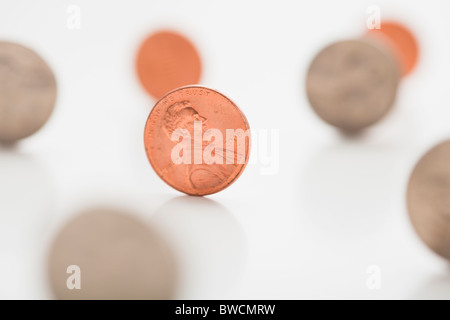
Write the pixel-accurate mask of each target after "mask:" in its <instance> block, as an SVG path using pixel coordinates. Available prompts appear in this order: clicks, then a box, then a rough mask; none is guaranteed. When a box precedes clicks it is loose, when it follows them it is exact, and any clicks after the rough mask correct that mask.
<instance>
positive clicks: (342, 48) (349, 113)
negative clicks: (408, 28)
mask: <svg viewBox="0 0 450 320" xmlns="http://www.w3.org/2000/svg"><path fill="white" fill-rule="evenodd" d="M397 69H398V67H397V66H396V65H395V60H394V58H393V57H391V56H390V55H389V54H388V51H383V50H382V49H381V48H378V47H376V46H374V45H372V44H370V43H368V42H364V41H359V40H358V41H357V40H355V41H353V40H348V41H341V42H336V43H334V44H331V45H330V46H328V47H326V48H325V49H323V50H322V51H320V52H319V54H318V55H317V56H316V57H315V58H314V60H313V61H312V63H311V65H310V67H309V70H308V73H307V77H306V92H307V95H308V99H309V101H310V103H311V106H312V108H313V109H314V111H315V112H316V113H317V114H318V115H319V116H320V117H321V118H322V119H323V120H325V121H326V122H328V123H329V124H331V125H333V126H336V127H338V128H341V129H343V130H345V131H357V130H360V129H362V128H365V127H367V126H370V125H372V124H374V123H375V122H377V121H378V120H379V119H381V118H382V117H383V116H384V115H385V114H386V113H387V112H388V111H389V109H390V108H391V106H392V105H393V103H394V100H395V96H396V92H397V85H398V82H399V72H398V70H397Z"/></svg>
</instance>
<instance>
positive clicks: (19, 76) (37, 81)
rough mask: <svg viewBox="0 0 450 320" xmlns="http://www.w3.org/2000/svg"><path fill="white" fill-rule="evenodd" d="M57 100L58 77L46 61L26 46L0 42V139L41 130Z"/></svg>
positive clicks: (14, 137)
mask: <svg viewBox="0 0 450 320" xmlns="http://www.w3.org/2000/svg"><path fill="white" fill-rule="evenodd" d="M55 101H56V80H55V77H54V75H53V72H52V70H51V69H50V67H49V66H48V65H47V63H46V62H45V61H44V60H42V58H41V57H39V56H38V55H37V54H36V53H35V52H34V51H32V50H30V49H28V48H26V47H24V46H21V45H19V44H15V43H10V42H0V142H5V143H11V142H15V141H17V140H19V139H22V138H25V137H28V136H30V135H32V134H33V133H35V132H36V131H38V130H39V129H40V128H41V127H42V126H43V125H44V124H45V123H46V122H47V120H48V119H49V117H50V115H51V113H52V111H53V108H54V106H55Z"/></svg>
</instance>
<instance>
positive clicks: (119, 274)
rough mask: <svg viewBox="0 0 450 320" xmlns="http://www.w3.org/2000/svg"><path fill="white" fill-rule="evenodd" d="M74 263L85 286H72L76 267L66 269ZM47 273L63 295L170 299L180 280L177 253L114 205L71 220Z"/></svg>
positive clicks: (60, 236) (54, 248) (59, 238)
mask: <svg viewBox="0 0 450 320" xmlns="http://www.w3.org/2000/svg"><path fill="white" fill-rule="evenodd" d="M69 266H77V267H79V268H80V269H79V270H80V272H79V273H78V274H79V275H80V277H79V281H78V283H79V284H80V289H77V288H76V287H75V288H73V287H74V286H75V285H76V284H77V279H76V278H75V276H76V275H77V271H73V270H72V269H69V271H70V273H67V271H68V269H67V268H68V267H69ZM48 271H49V280H50V285H51V288H52V290H53V293H54V295H55V296H56V298H58V299H171V298H173V295H174V289H175V280H176V279H175V278H176V277H175V273H176V272H175V267H174V264H173V260H172V257H171V255H170V253H169V252H168V248H167V247H166V246H165V245H164V244H163V243H162V242H161V238H159V237H158V236H157V234H156V233H155V231H154V230H152V229H150V227H149V226H148V225H147V224H145V223H143V222H141V221H139V220H137V219H136V218H134V217H133V216H131V215H128V214H125V213H122V212H118V211H115V210H111V209H96V210H92V211H89V212H85V213H83V214H81V215H79V216H77V217H75V218H74V219H73V220H71V221H70V222H69V223H68V224H66V225H65V226H64V227H63V228H62V230H61V231H60V232H59V234H58V236H57V237H56V239H55V240H54V242H53V245H52V247H51V250H50V256H49V264H48ZM71 276H74V277H73V278H70V279H69V277H71ZM68 282H69V286H68ZM69 287H70V288H72V289H70V288H69Z"/></svg>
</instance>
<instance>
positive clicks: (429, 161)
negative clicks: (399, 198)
mask: <svg viewBox="0 0 450 320" xmlns="http://www.w3.org/2000/svg"><path fill="white" fill-rule="evenodd" d="M407 205H408V211H409V217H410V219H411V222H412V224H413V226H414V229H415V230H416V232H417V233H418V235H419V236H420V238H421V239H422V240H423V241H424V242H425V243H426V244H427V245H428V246H429V247H430V248H431V249H432V250H433V251H434V252H436V253H437V254H439V255H441V256H442V257H444V258H446V259H450V140H446V141H444V142H442V143H440V144H439V145H437V146H436V147H434V148H432V149H431V150H430V151H428V152H427V153H426V154H425V155H424V156H423V157H422V158H421V159H420V160H419V162H418V163H417V165H416V167H415V168H414V170H413V172H412V174H411V177H410V180H409V184H408V191H407Z"/></svg>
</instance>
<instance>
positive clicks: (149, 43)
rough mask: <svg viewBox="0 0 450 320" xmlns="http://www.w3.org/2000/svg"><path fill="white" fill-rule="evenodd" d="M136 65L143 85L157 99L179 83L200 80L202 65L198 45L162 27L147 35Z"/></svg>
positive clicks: (185, 83) (197, 81) (191, 82)
mask: <svg viewBox="0 0 450 320" xmlns="http://www.w3.org/2000/svg"><path fill="white" fill-rule="evenodd" d="M136 68H137V74H138V77H139V80H140V81H141V84H142V86H143V87H144V89H145V90H146V91H147V92H148V93H149V94H150V95H152V96H153V97H154V98H156V99H159V98H161V97H162V96H163V95H164V94H166V93H167V92H169V91H171V90H173V89H176V88H178V87H181V86H185V85H193V84H198V83H199V81H200V75H201V69H202V68H201V61H200V56H199V54H198V52H197V50H196V48H195V47H194V45H193V44H192V43H191V42H190V41H189V40H188V39H187V38H186V37H184V36H182V35H181V34H178V33H176V32H173V31H160V32H157V33H154V34H152V35H150V36H149V37H148V38H147V39H145V41H144V42H143V43H142V45H141V47H140V49H139V51H138V55H137V59H136Z"/></svg>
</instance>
